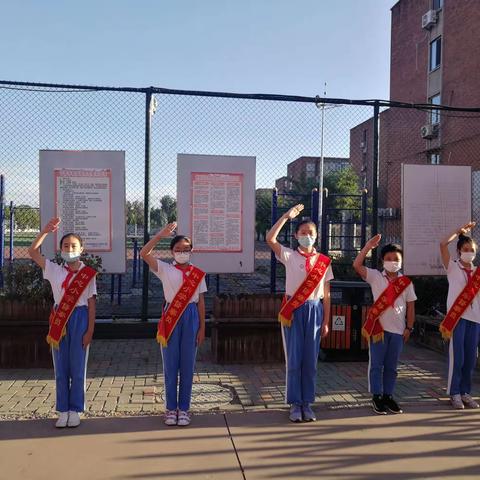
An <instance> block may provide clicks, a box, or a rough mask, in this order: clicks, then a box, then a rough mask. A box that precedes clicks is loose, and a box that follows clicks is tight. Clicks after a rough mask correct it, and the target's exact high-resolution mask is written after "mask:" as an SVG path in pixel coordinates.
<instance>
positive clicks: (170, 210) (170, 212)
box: [160, 195, 177, 223]
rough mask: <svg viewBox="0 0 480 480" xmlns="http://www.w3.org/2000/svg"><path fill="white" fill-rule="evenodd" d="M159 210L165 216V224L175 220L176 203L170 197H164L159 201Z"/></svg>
mask: <svg viewBox="0 0 480 480" xmlns="http://www.w3.org/2000/svg"><path fill="white" fill-rule="evenodd" d="M160 205H161V209H162V211H163V212H164V214H165V217H166V220H167V221H166V223H171V222H174V221H175V220H176V219H177V201H176V200H175V198H173V197H172V196H170V195H164V196H163V197H162V198H161V199H160Z"/></svg>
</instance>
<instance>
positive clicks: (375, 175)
mask: <svg viewBox="0 0 480 480" xmlns="http://www.w3.org/2000/svg"><path fill="white" fill-rule="evenodd" d="M379 115H380V105H379V102H378V101H375V104H374V107H373V165H372V237H373V236H375V235H376V234H377V233H378V171H379V155H378V140H379V132H378V129H379ZM377 264H378V258H377V249H374V250H373V251H372V268H377Z"/></svg>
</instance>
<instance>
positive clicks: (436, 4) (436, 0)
mask: <svg viewBox="0 0 480 480" xmlns="http://www.w3.org/2000/svg"><path fill="white" fill-rule="evenodd" d="M442 7H443V0H433V1H432V9H433V10H441V9H442Z"/></svg>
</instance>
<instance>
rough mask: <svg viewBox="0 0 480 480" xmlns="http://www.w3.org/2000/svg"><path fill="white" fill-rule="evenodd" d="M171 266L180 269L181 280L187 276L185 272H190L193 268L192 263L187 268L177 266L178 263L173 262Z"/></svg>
mask: <svg viewBox="0 0 480 480" xmlns="http://www.w3.org/2000/svg"><path fill="white" fill-rule="evenodd" d="M173 266H174V267H175V268H176V269H177V270H180V271H181V272H182V277H183V281H185V280H186V279H187V277H188V275H187V272H188V273H190V272H191V271H192V269H193V266H192V265H189V266H188V267H187V268H185V269H183V268H181V267H180V266H179V264H178V263H174V264H173Z"/></svg>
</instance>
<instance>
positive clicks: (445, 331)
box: [439, 268, 480, 340]
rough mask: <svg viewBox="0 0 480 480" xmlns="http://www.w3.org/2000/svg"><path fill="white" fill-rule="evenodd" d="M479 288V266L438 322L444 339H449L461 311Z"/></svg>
mask: <svg viewBox="0 0 480 480" xmlns="http://www.w3.org/2000/svg"><path fill="white" fill-rule="evenodd" d="M479 289H480V268H477V269H476V270H475V272H474V273H473V275H472V277H471V278H470V280H469V281H468V282H467V284H466V285H465V287H464V288H463V290H462V291H461V292H460V295H459V296H458V297H457V298H456V299H455V301H454V302H453V305H452V306H451V307H450V309H449V310H448V312H447V314H446V315H445V318H444V319H443V320H442V323H440V327H439V328H440V333H441V334H442V337H443V338H444V339H446V340H447V339H449V338H450V337H451V336H452V332H453V330H454V329H455V327H456V325H457V323H458V321H459V320H460V318H462V315H463V312H464V311H465V310H466V309H467V307H468V306H469V305H470V304H471V303H472V301H473V299H474V298H475V296H476V295H477V293H478V291H479Z"/></svg>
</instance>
